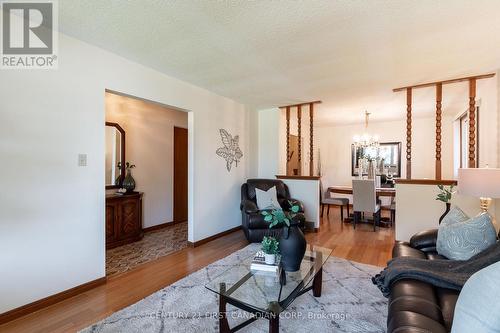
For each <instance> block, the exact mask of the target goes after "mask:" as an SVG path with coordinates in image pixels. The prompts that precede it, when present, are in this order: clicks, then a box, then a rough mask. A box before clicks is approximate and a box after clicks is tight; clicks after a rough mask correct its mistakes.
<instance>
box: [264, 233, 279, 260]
mask: <svg viewBox="0 0 500 333" xmlns="http://www.w3.org/2000/svg"><path fill="white" fill-rule="evenodd" d="M262 251H263V252H264V258H265V261H266V264H268V265H274V263H275V262H276V255H277V254H279V252H280V251H279V242H278V241H277V240H276V238H274V237H271V236H270V237H267V236H264V238H263V239H262Z"/></svg>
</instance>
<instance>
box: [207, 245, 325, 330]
mask: <svg viewBox="0 0 500 333" xmlns="http://www.w3.org/2000/svg"><path fill="white" fill-rule="evenodd" d="M331 253H332V250H331V249H327V248H322V247H318V246H310V245H308V247H307V250H306V253H305V256H304V259H303V260H302V264H301V265H300V269H299V270H298V271H296V272H284V271H283V272H282V274H280V276H278V275H275V274H269V273H262V272H255V271H251V270H250V264H251V262H252V260H253V257H254V254H252V255H251V256H250V257H248V258H245V259H243V260H241V261H239V262H238V263H236V264H234V265H233V266H232V267H231V268H229V269H228V270H227V271H225V272H224V273H222V274H221V275H219V276H217V277H216V278H215V279H213V280H212V281H211V282H210V283H208V284H207V285H205V287H206V288H207V289H209V290H211V291H213V292H214V293H217V294H218V295H219V331H220V332H222V333H226V332H236V331H238V330H240V329H242V328H243V327H245V326H247V325H248V324H250V323H252V322H254V321H255V320H257V319H260V318H263V319H268V320H269V332H271V333H277V332H279V315H280V313H281V312H283V311H285V310H286V309H287V308H288V306H289V305H290V304H291V303H292V302H293V301H294V300H295V299H296V298H297V297H299V296H300V295H302V294H304V293H306V292H308V291H310V290H312V291H313V295H314V296H315V297H320V296H321V285H322V272H323V265H324V264H325V262H326V260H327V259H328V258H329V257H330V255H331ZM227 304H231V305H233V306H235V307H236V308H238V309H241V310H243V311H246V312H248V313H250V318H249V319H248V320H246V321H244V322H243V323H241V324H239V325H238V326H236V327H233V328H229V323H228V320H227V318H228V316H227V312H226V305H227Z"/></svg>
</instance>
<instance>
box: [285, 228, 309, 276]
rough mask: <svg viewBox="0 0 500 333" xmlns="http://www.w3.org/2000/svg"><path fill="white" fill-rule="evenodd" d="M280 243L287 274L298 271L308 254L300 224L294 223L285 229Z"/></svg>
mask: <svg viewBox="0 0 500 333" xmlns="http://www.w3.org/2000/svg"><path fill="white" fill-rule="evenodd" d="M279 242H280V245H279V246H280V253H281V265H282V268H283V269H284V270H285V271H286V272H296V271H298V270H299V269H300V264H301V262H302V259H304V253H305V252H306V238H305V237H304V234H303V233H302V230H300V229H299V227H298V223H294V222H292V223H291V225H290V227H287V226H285V227H283V231H282V233H281V237H280V239H279Z"/></svg>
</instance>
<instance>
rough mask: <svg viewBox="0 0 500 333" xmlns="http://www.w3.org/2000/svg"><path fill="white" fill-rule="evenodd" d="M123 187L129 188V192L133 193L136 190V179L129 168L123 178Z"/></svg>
mask: <svg viewBox="0 0 500 333" xmlns="http://www.w3.org/2000/svg"><path fill="white" fill-rule="evenodd" d="M122 187H123V188H124V189H126V190H127V193H132V192H134V190H135V179H134V177H132V172H131V171H130V169H129V170H127V175H126V176H125V179H124V180H123V183H122Z"/></svg>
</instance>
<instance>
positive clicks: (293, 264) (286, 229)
mask: <svg viewBox="0 0 500 333" xmlns="http://www.w3.org/2000/svg"><path fill="white" fill-rule="evenodd" d="M289 204H290V211H283V210H282V209H273V210H272V211H270V212H269V211H262V213H261V214H262V215H264V220H265V221H267V222H269V228H274V227H276V226H282V227H283V230H282V232H281V236H280V238H279V252H280V254H281V265H282V267H283V269H284V270H285V271H287V272H295V271H298V270H299V269H300V264H301V263H302V259H303V258H304V253H305V252H306V239H305V237H304V234H303V233H302V231H301V230H300V229H299V226H298V225H299V222H300V221H299V220H298V216H297V215H299V211H300V207H299V206H298V205H296V204H294V203H293V202H292V201H289ZM302 218H303V217H302Z"/></svg>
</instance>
